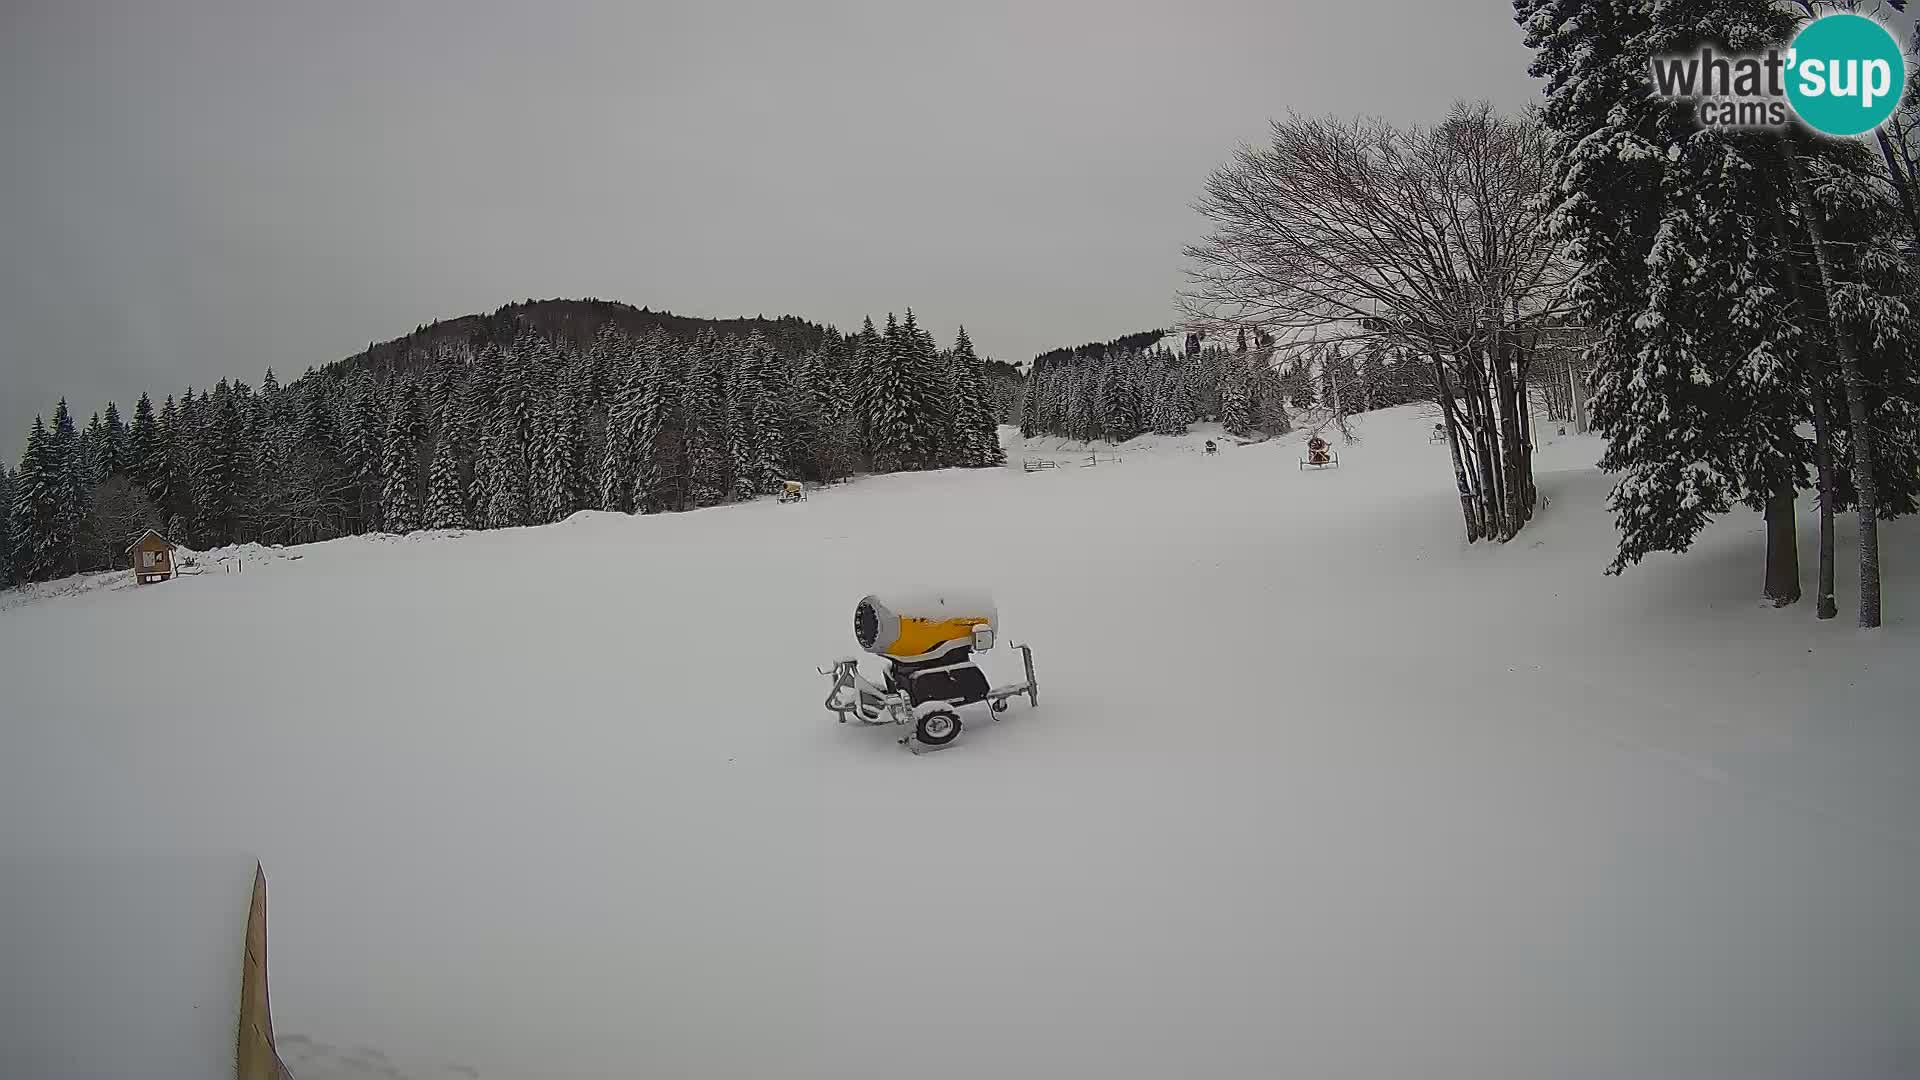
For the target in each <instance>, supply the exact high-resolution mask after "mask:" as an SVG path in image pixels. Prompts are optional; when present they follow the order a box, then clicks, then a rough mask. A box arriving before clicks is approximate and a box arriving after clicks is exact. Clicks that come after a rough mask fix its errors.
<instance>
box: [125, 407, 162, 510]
mask: <svg viewBox="0 0 1920 1080" xmlns="http://www.w3.org/2000/svg"><path fill="white" fill-rule="evenodd" d="M159 442H160V425H159V423H158V422H157V421H156V420H155V419H154V417H153V400H152V399H151V398H149V397H148V396H147V395H146V394H144V393H143V394H141V395H140V400H139V402H138V403H137V404H135V405H134V407H133V423H132V425H130V426H129V427H128V429H127V452H126V458H127V461H126V471H127V474H128V475H129V476H131V477H133V479H134V482H136V483H138V484H139V485H140V486H141V487H143V488H151V487H152V486H153V484H154V481H155V480H156V479H157V477H155V476H154V475H153V473H152V471H151V470H152V469H153V468H155V467H156V465H157V463H158V462H159V460H160V458H159V456H158V450H159Z"/></svg>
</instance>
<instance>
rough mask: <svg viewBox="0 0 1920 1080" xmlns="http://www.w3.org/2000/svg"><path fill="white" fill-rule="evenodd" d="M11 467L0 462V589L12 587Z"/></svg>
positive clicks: (12, 488)
mask: <svg viewBox="0 0 1920 1080" xmlns="http://www.w3.org/2000/svg"><path fill="white" fill-rule="evenodd" d="M14 487H15V485H14V478H13V467H12V466H11V465H8V464H7V463H6V462H4V461H0V589H5V588H8V587H10V586H11V585H13V583H14V577H13V493H14Z"/></svg>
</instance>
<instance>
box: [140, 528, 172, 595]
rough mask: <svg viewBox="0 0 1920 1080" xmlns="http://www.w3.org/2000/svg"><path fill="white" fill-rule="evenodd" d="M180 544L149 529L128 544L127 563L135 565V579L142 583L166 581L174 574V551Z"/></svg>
mask: <svg viewBox="0 0 1920 1080" xmlns="http://www.w3.org/2000/svg"><path fill="white" fill-rule="evenodd" d="M178 546H179V545H177V544H175V543H174V542H173V541H171V540H169V539H167V538H166V537H164V536H161V535H160V534H159V533H157V532H154V531H153V530H152V529H148V530H147V531H146V532H145V533H142V534H141V536H140V539H138V540H135V541H134V542H133V543H131V544H129V545H127V563H128V564H129V565H130V566H132V567H133V580H134V581H136V582H138V583H139V584H141V585H145V584H146V583H147V582H149V581H165V580H167V579H168V578H170V577H172V576H173V551H174V549H175V548H176V547H178Z"/></svg>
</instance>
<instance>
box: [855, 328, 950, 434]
mask: <svg viewBox="0 0 1920 1080" xmlns="http://www.w3.org/2000/svg"><path fill="white" fill-rule="evenodd" d="M881 346H882V348H881V350H880V357H879V359H878V360H877V362H875V363H874V364H873V365H872V366H871V367H870V368H869V370H868V379H869V380H870V383H869V387H868V393H869V400H870V405H869V424H868V429H869V436H870V438H871V440H872V445H873V453H874V467H875V468H876V469H879V470H880V471H882V472H895V471H899V470H903V469H920V468H926V467H928V466H929V465H932V464H934V463H935V461H934V454H935V452H936V450H937V447H938V442H939V432H938V428H937V427H936V418H935V416H934V411H935V402H934V397H935V393H934V391H935V387H934V384H933V370H932V368H933V358H932V356H931V355H929V354H928V351H927V350H926V348H925V342H924V341H923V340H922V339H921V337H920V329H919V326H918V325H917V324H916V323H915V322H914V319H913V312H912V311H911V310H909V311H908V312H907V318H906V321H905V322H904V323H902V322H900V321H899V320H897V319H895V318H894V316H893V314H892V313H888V315H887V328H886V331H885V333H884V334H882V336H881Z"/></svg>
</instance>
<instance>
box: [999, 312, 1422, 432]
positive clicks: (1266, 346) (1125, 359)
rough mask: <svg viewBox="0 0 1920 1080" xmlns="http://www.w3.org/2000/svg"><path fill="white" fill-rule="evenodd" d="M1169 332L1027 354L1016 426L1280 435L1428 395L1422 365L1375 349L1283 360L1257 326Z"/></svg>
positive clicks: (1048, 429)
mask: <svg viewBox="0 0 1920 1080" xmlns="http://www.w3.org/2000/svg"><path fill="white" fill-rule="evenodd" d="M1174 338H1175V339H1176V340H1172V341H1163V340H1161V335H1160V334H1159V333H1157V332H1156V333H1154V334H1151V335H1128V336H1127V337H1123V338H1119V339H1116V340H1114V341H1112V342H1108V343H1106V344H1104V345H1081V346H1076V347H1074V348H1072V349H1056V350H1053V351H1052V352H1049V353H1045V354H1042V355H1041V356H1039V357H1036V358H1035V359H1034V362H1033V367H1032V368H1031V369H1030V373H1029V376H1028V379H1027V382H1026V388H1025V393H1024V396H1023V398H1022V401H1021V410H1020V413H1021V415H1020V429H1021V433H1022V434H1024V435H1027V436H1029V437H1030V436H1033V435H1038V434H1047V435H1059V436H1062V437H1065V438H1070V439H1081V440H1088V441H1092V440H1105V441H1107V442H1124V441H1126V440H1128V439H1131V438H1134V437H1135V436H1138V435H1144V434H1146V433H1148V432H1153V433H1155V434H1158V435H1180V434H1184V433H1185V432H1186V430H1187V427H1188V425H1190V424H1195V423H1203V422H1213V423H1218V424H1220V425H1221V427H1223V428H1225V429H1226V431H1227V433H1228V434H1230V435H1236V436H1242V437H1251V436H1258V435H1282V434H1285V433H1286V432H1288V431H1291V430H1293V428H1294V426H1295V418H1296V417H1297V416H1304V417H1305V418H1306V419H1307V421H1308V422H1309V423H1310V424H1317V423H1322V422H1337V421H1338V419H1339V418H1341V417H1345V416H1350V415H1353V414H1356V413H1362V412H1369V411H1372V410H1374V409H1385V408H1389V407H1391V406H1394V405H1404V404H1407V403H1408V402H1413V401H1430V400H1432V399H1433V396H1434V391H1433V383H1432V379H1431V376H1430V375H1429V373H1428V372H1427V371H1426V370H1425V369H1424V368H1423V367H1421V366H1420V365H1417V364H1412V363H1408V362H1406V361H1403V360H1398V359H1396V358H1394V357H1392V356H1391V355H1389V354H1388V353H1386V352H1385V351H1384V350H1381V349H1368V350H1358V349H1355V350H1347V351H1344V352H1343V351H1342V350H1340V349H1338V348H1332V349H1326V350H1321V351H1317V352H1314V353H1313V354H1312V355H1311V357H1310V358H1309V359H1302V360H1296V361H1293V362H1288V361H1286V360H1285V359H1284V358H1282V357H1281V356H1279V355H1278V354H1277V353H1276V351H1275V349H1274V342H1273V340H1272V338H1271V337H1268V336H1267V335H1265V334H1264V333H1262V332H1260V331H1255V333H1254V334H1253V335H1251V338H1250V337H1249V335H1248V334H1247V332H1246V331H1245V330H1244V329H1241V330H1239V331H1238V332H1237V333H1235V334H1234V335H1233V336H1232V339H1231V343H1230V344H1213V343H1210V342H1209V340H1208V335H1207V333H1206V331H1204V330H1196V331H1194V332H1192V333H1189V334H1185V335H1174Z"/></svg>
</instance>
